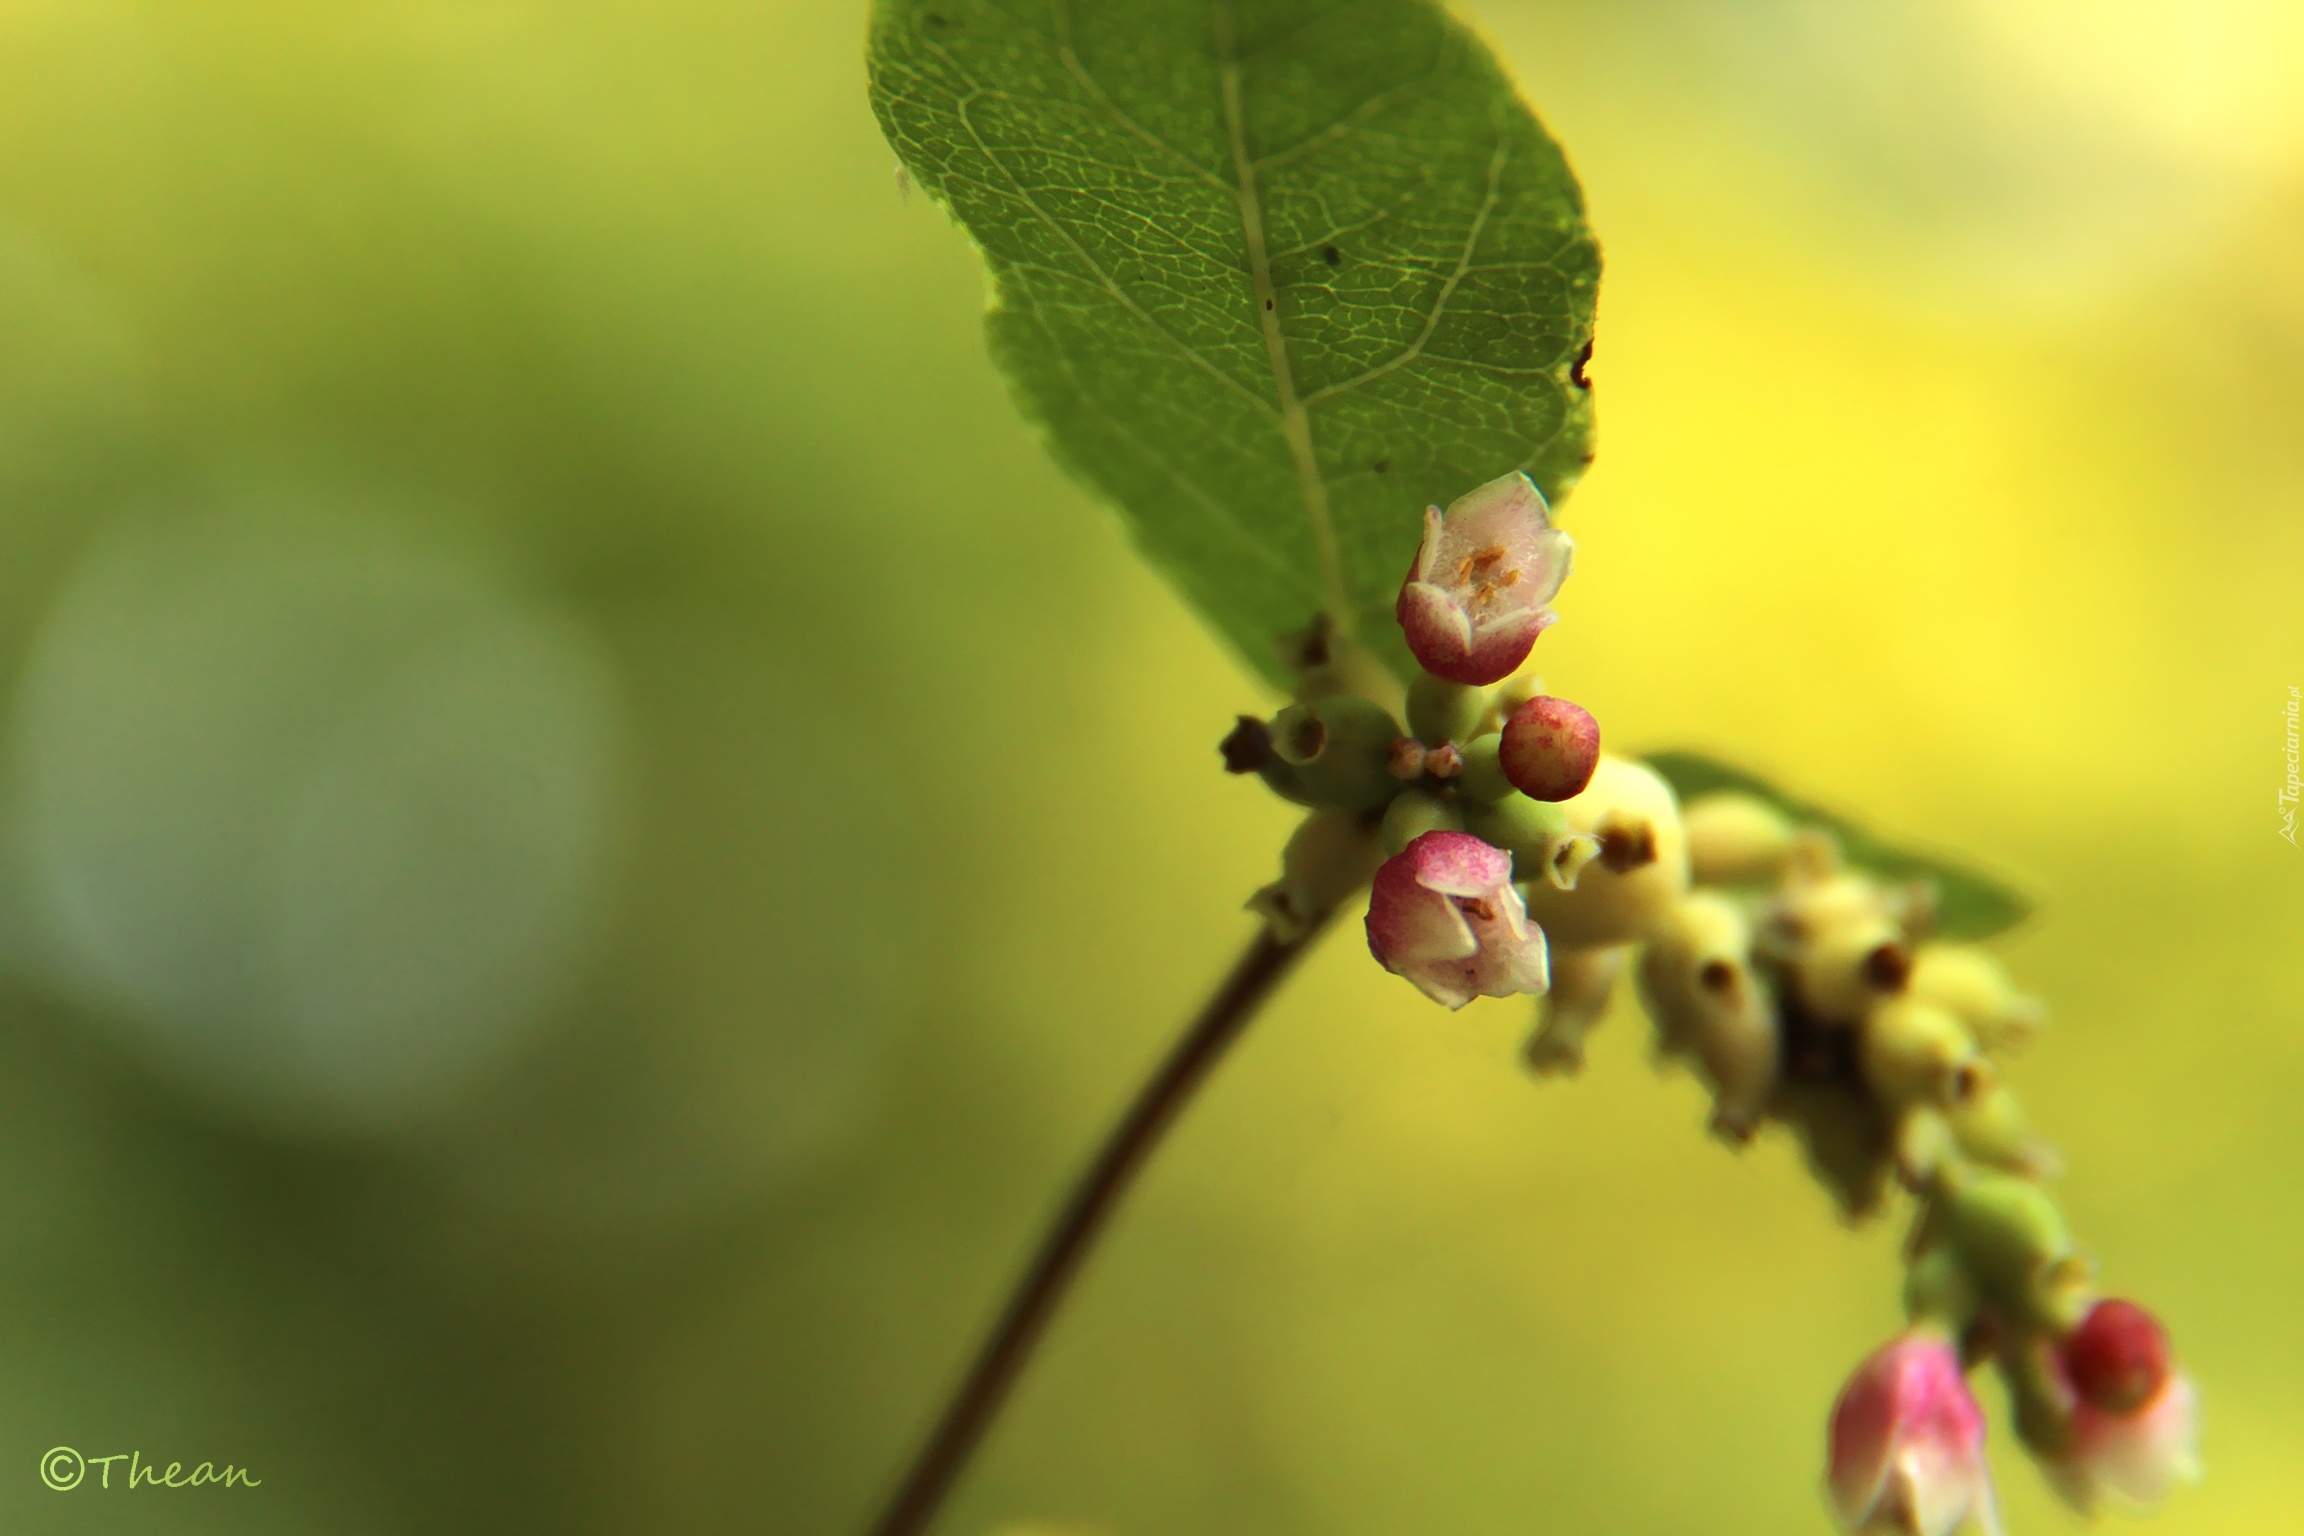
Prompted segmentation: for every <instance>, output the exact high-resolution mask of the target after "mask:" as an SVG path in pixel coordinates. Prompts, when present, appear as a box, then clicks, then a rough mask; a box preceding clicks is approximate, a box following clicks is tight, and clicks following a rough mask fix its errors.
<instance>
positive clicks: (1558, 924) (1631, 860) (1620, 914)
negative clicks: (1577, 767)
mask: <svg viewBox="0 0 2304 1536" xmlns="http://www.w3.org/2000/svg"><path fill="white" fill-rule="evenodd" d="M1559 804H1560V808H1561V809H1562V810H1564V811H1566V812H1567V813H1568V823H1569V825H1570V826H1571V827H1572V828H1574V829H1575V830H1576V831H1577V832H1580V833H1584V834H1586V835H1588V836H1591V837H1593V838H1596V839H1598V841H1599V845H1600V849H1599V857H1598V858H1596V859H1595V860H1593V862H1592V863H1591V864H1589V865H1587V866H1586V867H1585V868H1584V870H1583V871H1582V873H1581V874H1580V875H1578V876H1577V877H1576V881H1575V888H1574V889H1573V890H1561V889H1559V888H1558V887H1557V886H1555V885H1553V884H1552V883H1550V882H1534V883H1531V884H1530V886H1529V888H1528V892H1527V896H1528V915H1529V916H1530V917H1531V918H1534V919H1535V920H1536V922H1537V924H1538V925H1539V926H1541V927H1542V928H1543V929H1544V932H1545V934H1546V935H1547V936H1548V937H1549V938H1550V939H1551V940H1552V942H1554V943H1555V944H1564V945H1567V946H1569V947H1571V948H1576V949H1599V948H1605V947H1607V946H1609V945H1612V944H1623V943H1627V942H1630V941H1632V940H1636V939H1641V938H1644V937H1646V936H1647V934H1648V932H1649V930H1650V929H1651V928H1652V927H1653V926H1654V925H1655V924H1656V922H1657V921H1658V920H1659V919H1661V918H1662V917H1663V916H1664V914H1665V913H1666V912H1668V911H1669V910H1670V909H1671V907H1672V905H1673V903H1674V902H1676V901H1677V900H1678V899H1679V897H1680V895H1681V893H1682V892H1684V891H1686V890H1687V889H1688V842H1687V838H1686V837H1685V836H1684V835H1683V834H1682V831H1681V827H1680V807H1679V804H1678V802H1677V801H1676V800H1675V799H1674V798H1673V795H1672V787H1671V786H1670V785H1669V784H1667V783H1665V782H1664V780H1663V779H1662V778H1661V777H1660V776H1658V775H1657V773H1656V772H1655V771H1654V770H1653V769H1651V768H1649V767H1647V766H1646V765H1645V764H1641V763H1635V762H1632V761H1629V760H1628V759H1625V758H1621V757H1602V758H1601V759H1600V766H1599V767H1598V769H1596V770H1595V771H1594V773H1593V775H1592V782H1591V783H1590V784H1589V785H1587V786H1586V787H1585V789H1584V792H1583V793H1582V794H1579V795H1577V796H1575V797H1574V798H1573V799H1569V800H1563V801H1561V802H1559Z"/></svg>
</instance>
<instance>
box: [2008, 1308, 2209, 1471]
mask: <svg viewBox="0 0 2304 1536" xmlns="http://www.w3.org/2000/svg"><path fill="white" fill-rule="evenodd" d="M2056 1360H2057V1364H2058V1367H2059V1369H2060V1372H2061V1374H2062V1376H2063V1379H2064V1382H2065V1383H2066V1384H2067V1385H2068V1386H2069V1388H2070V1391H2071V1399H2070V1401H2071V1415H2072V1420H2071V1433H2070V1436H2069V1438H2068V1440H2067V1444H2066V1449H2065V1450H2064V1452H2063V1454H2061V1455H2058V1456H2055V1457H2052V1458H2048V1459H2047V1460H2046V1462H2045V1463H2044V1464H2045V1466H2046V1468H2047V1471H2048V1474H2049V1476H2050V1477H2051V1478H2053V1479H2054V1480H2055V1483H2056V1486H2057V1488H2058V1489H2059V1490H2060V1491H2061V1492H2062V1493H2063V1494H2064V1496H2065V1497H2066V1498H2067V1499H2069V1500H2071V1502H2072V1503H2073V1505H2074V1506H2075V1507H2076V1508H2079V1509H2083V1510H2093V1509H2095V1508H2096V1507H2097V1506H2098V1505H2100V1504H2102V1503H2104V1502H2106V1495H2110V1496H2111V1500H2112V1501H2113V1502H2118V1503H2124V1504H2128V1505H2131V1506H2134V1507H2137V1508H2143V1507H2148V1506H2150V1505H2153V1504H2157V1503H2159V1502H2160V1501H2161V1500H2162V1499H2163V1498H2165V1497H2167V1495H2168V1490H2169V1489H2170V1488H2171V1487H2173V1486H2174V1485H2175V1484H2177V1483H2179V1482H2190V1481H2192V1480H2193V1479H2195V1478H2197V1477H2198V1476H2199V1475H2200V1461H2199V1452H2198V1446H2199V1438H2200V1396H2199V1393H2198V1392H2197V1391H2195V1390H2194V1388H2193V1386H2192V1381H2191V1378H2190V1377H2188V1376H2186V1375H2185V1374H2184V1373H2183V1372H2182V1371H2179V1370H2177V1369H2176V1368H2175V1366H2174V1363H2173V1361H2172V1360H2171V1358H2170V1355H2169V1350H2168V1335H2167V1333H2166V1332H2165V1331H2164V1330H2163V1329H2162V1328H2161V1326H2160V1322H2159V1320H2158V1319H2157V1318H2155V1317H2154V1316H2153V1315H2152V1314H2151V1313H2149V1312H2147V1311H2145V1310H2144V1309H2143V1308H2142V1307H2140V1306H2137V1305H2136V1304H2135V1303H2134V1302H2128V1301H2100V1302H2098V1303H2096V1305H2095V1306H2094V1307H2093V1308H2091V1309H2090V1310H2089V1313H2088V1315H2087V1317H2085V1318H2084V1319H2082V1320H2081V1323H2080V1326H2079V1327H2078V1328H2075V1329H2074V1330H2073V1331H2072V1336H2071V1337H2070V1338H2068V1339H2066V1340H2065V1341H2064V1343H2063V1346H2062V1347H2061V1348H2060V1349H2059V1350H2058V1351H2057V1353H2056Z"/></svg>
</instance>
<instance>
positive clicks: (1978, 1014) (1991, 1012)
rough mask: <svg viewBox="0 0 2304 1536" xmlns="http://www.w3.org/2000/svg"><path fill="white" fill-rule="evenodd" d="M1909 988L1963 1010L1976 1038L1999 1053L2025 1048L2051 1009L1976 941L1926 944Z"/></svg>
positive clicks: (1944, 1005) (1916, 960) (1959, 1011)
mask: <svg viewBox="0 0 2304 1536" xmlns="http://www.w3.org/2000/svg"><path fill="white" fill-rule="evenodd" d="M1906 985H1907V990H1908V991H1910V992H1911V994H1912V995H1913V996H1914V997H1920V998H1926V999H1927V1000H1928V1001H1929V1002H1931V1003H1934V1004H1936V1005H1937V1006H1938V1007H1940V1008H1945V1009H1948V1010H1950V1011H1951V1012H1953V1013H1955V1014H1957V1015H1959V1016H1960V1018H1961V1020H1962V1021H1963V1022H1964V1023H1966V1024H1967V1026H1968V1029H1969V1032H1970V1033H1971V1034H1973V1035H1975V1037H1976V1043H1977V1044H1979V1045H1981V1046H1982V1047H1983V1048H1984V1049H1985V1050H1986V1051H1988V1052H1991V1053H1993V1054H1995V1055H1997V1054H1999V1053H2001V1052H2005V1051H2016V1050H2021V1049H2023V1048H2024V1047H2025V1046H2026V1045H2029V1044H2030V1043H2031V1042H2032V1037H2033V1036H2034V1035H2036V1034H2038V1033H2039V1032H2040V1026H2041V1025H2042V1024H2043V1023H2045V1022H2046V1021H2047V1017H2048V1010H2047V1009H2046V1008H2044V1007H2042V1006H2041V1004H2040V1002H2039V1001H2038V999H2036V998H2031V997H2027V996H2025V995H2024V994H2023V993H2021V992H2019V991H2017V990H2016V986H2015V983H2013V982H2011V981H2010V980H2009V979H2008V973H2007V972H2006V971H2005V970H2003V969H2002V968H2001V966H2000V962H1999V960H1998V959H1997V958H1995V957H1994V956H1993V955H1992V954H1991V953H1989V952H1988V951H1986V950H1983V949H1980V948H1978V947H1977V946H1976V945H1973V944H1923V945H1921V946H1920V950H1919V952H1918V953H1917V954H1916V955H1914V956H1913V960H1912V979H1911V981H1910V982H1908V983H1907V984H1906Z"/></svg>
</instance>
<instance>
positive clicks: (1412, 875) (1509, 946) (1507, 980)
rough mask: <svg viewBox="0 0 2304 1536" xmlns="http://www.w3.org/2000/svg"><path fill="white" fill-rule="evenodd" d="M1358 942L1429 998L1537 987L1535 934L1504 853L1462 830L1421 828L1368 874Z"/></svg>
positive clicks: (1448, 1001) (1541, 977)
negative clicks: (1364, 924) (1364, 929)
mask: <svg viewBox="0 0 2304 1536" xmlns="http://www.w3.org/2000/svg"><path fill="white" fill-rule="evenodd" d="M1368 948H1369V950H1370V952H1371V953H1373V954H1374V955H1375V956H1376V960H1377V963H1378V964H1380V965H1382V966H1383V967H1384V969H1386V970H1388V971H1390V972H1391V973H1392V974H1393V975H1395V976H1405V977H1407V978H1408V980H1409V981H1411V982H1413V983H1414V984H1415V986H1416V988H1417V990H1418V991H1420V992H1422V993H1423V994H1424V995H1425V996H1426V997H1429V998H1431V999H1432V1000H1433V1001H1434V1002H1436V1003H1442V1004H1445V1005H1446V1006H1448V1007H1450V1008H1461V1007H1463V1006H1464V1005H1465V1004H1466V1003H1468V1002H1470V1001H1472V999H1473V998H1475V997H1510V996H1512V995H1513V994H1514V993H1518V992H1541V991H1543V990H1544V988H1545V985H1546V983H1547V980H1548V973H1547V967H1546V964H1545V948H1544V931H1543V930H1542V929H1540V928H1538V927H1537V926H1536V925H1535V924H1533V923H1531V922H1529V921H1528V908H1527V906H1526V905H1525V904H1524V903H1523V902H1522V901H1521V899H1520V893H1519V892H1518V891H1517V890H1515V889H1513V887H1512V855H1511V854H1509V853H1506V852H1505V851H1504V850H1503V849H1501V848H1496V847H1492V846H1490V845H1489V844H1487V843H1484V842H1482V841H1481V840H1480V839H1479V838H1477V837H1474V836H1472V835H1471V834H1470V833H1468V832H1427V833H1425V834H1424V835H1423V836H1421V837H1419V838H1417V839H1416V840H1415V841H1414V842H1412V843H1410V844H1409V845H1408V846H1407V847H1406V848H1403V849H1402V850H1401V851H1400V852H1399V853H1398V854H1396V855H1395V856H1393V857H1392V858H1390V859H1387V860H1385V862H1384V865H1383V867H1382V868H1380V869H1378V870H1377V871H1376V881H1375V884H1374V886H1373V887H1372V888H1371V889H1370V891H1369V893H1368Z"/></svg>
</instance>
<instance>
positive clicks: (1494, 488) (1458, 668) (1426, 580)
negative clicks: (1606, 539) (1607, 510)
mask: <svg viewBox="0 0 2304 1536" xmlns="http://www.w3.org/2000/svg"><path fill="white" fill-rule="evenodd" d="M1575 552H1576V545H1575V541H1574V540H1572V539H1570V538H1569V537H1568V535H1567V534H1565V533H1562V532H1561V531H1560V530H1559V529H1557V528H1555V527H1553V526H1552V521H1551V516H1550V513H1549V512H1548V510H1547V509H1546V507H1545V505H1544V497H1543V494H1542V493H1541V492H1539V491H1538V490H1537V489H1536V487H1535V485H1534V483H1533V482H1531V481H1530V480H1529V478H1528V477H1527V476H1526V475H1523V474H1520V473H1518V472H1517V471H1515V472H1514V473H1512V474H1509V475H1506V476H1504V477H1503V478H1502V479H1500V480H1491V481H1489V482H1488V483H1487V484H1486V485H1483V486H1481V487H1480V488H1479V489H1478V490H1475V491H1472V492H1469V493H1467V494H1466V495H1463V496H1460V497H1458V498H1457V499H1456V500H1455V501H1454V502H1453V503H1451V504H1450V506H1449V508H1448V510H1447V511H1446V512H1442V511H1441V510H1440V509H1439V508H1438V507H1432V508H1429V509H1427V510H1426V511H1425V513H1424V543H1423V545H1422V547H1421V548H1419V549H1418V550H1417V551H1416V563H1415V565H1413V566H1412V567H1410V568H1409V572H1408V580H1407V583H1406V584H1405V585H1403V586H1402V587H1401V588H1400V599H1399V601H1398V603H1397V604H1395V605H1394V608H1393V614H1394V616H1395V617H1397V618H1398V619H1399V621H1400V628H1401V630H1402V632H1403V633H1405V634H1406V635H1407V637H1408V649H1409V650H1411V651H1413V652H1415V653H1416V659H1417V661H1419V662H1421V663H1422V664H1423V667H1424V670H1425V671H1427V672H1430V673H1432V674H1433V675H1434V676H1436V677H1444V678H1446V679H1448V681H1450V682H1453V683H1466V684H1470V685H1472V686H1475V687H1478V686H1484V685H1486V684H1488V683H1493V682H1497V681H1500V680H1501V679H1503V678H1505V677H1509V676H1510V675H1511V674H1512V672H1513V670H1514V669H1515V668H1517V667H1518V666H1519V665H1520V663H1521V662H1523V661H1526V660H1527V659H1528V652H1529V649H1530V648H1531V647H1532V646H1534V645H1535V644H1536V637H1537V636H1538V635H1540V634H1542V633H1543V632H1544V631H1545V629H1546V628H1547V627H1549V626H1550V625H1551V624H1552V623H1553V622H1554V621H1555V620H1557V619H1558V618H1559V617H1560V616H1559V615H1558V614H1556V613H1554V612H1553V611H1552V610H1551V609H1550V608H1549V607H1547V606H1546V604H1548V603H1550V602H1551V601H1552V598H1553V596H1554V595H1555V594H1556V593H1558V592H1559V590H1560V584H1561V583H1562V582H1564V581H1566V580H1567V579H1568V567H1569V565H1570V563H1571V561H1572V560H1573V558H1574V556H1575Z"/></svg>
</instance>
